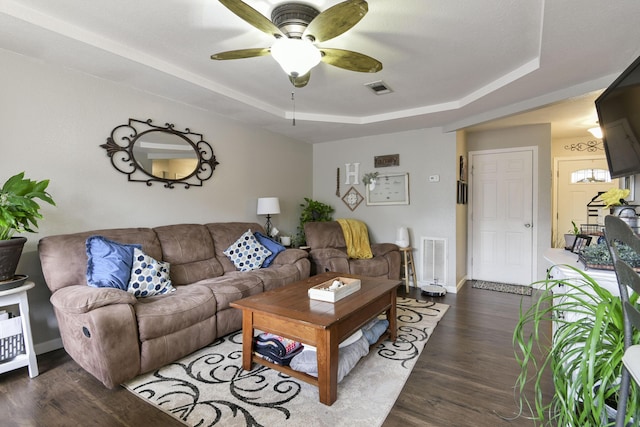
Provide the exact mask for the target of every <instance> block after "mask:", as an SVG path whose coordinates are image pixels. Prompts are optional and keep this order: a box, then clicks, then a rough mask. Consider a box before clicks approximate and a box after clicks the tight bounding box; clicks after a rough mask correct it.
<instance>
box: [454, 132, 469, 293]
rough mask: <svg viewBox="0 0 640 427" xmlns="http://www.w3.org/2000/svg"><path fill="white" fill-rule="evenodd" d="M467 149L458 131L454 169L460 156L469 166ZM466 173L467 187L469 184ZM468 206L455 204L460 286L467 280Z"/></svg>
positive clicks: (463, 133)
mask: <svg viewBox="0 0 640 427" xmlns="http://www.w3.org/2000/svg"><path fill="white" fill-rule="evenodd" d="M468 151H469V150H468V148H467V134H466V132H464V131H460V132H458V133H457V134H456V156H455V159H454V167H455V168H458V169H459V159H460V156H464V157H465V158H466V161H467V165H468V164H469V156H468ZM468 173H469V172H468V171H467V185H468V183H469V179H468ZM468 207H469V205H468V204H456V283H457V284H458V286H460V285H461V284H462V283H464V281H465V280H466V279H467V256H468V255H467V254H468V248H467V242H468V238H467V232H468V213H469V208H468Z"/></svg>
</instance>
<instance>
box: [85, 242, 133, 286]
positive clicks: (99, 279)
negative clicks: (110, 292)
mask: <svg viewBox="0 0 640 427" xmlns="http://www.w3.org/2000/svg"><path fill="white" fill-rule="evenodd" d="M85 245H86V250H87V284H88V285H89V286H91V287H93V288H118V289H122V290H123V291H126V290H127V285H128V284H129V278H130V276H131V265H132V262H133V250H134V249H140V248H141V246H140V245H126V244H122V243H118V242H114V241H113V240H109V239H107V238H105V237H103V236H91V237H89V238H88V239H87V240H86V244H85Z"/></svg>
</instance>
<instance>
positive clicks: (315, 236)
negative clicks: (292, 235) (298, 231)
mask: <svg viewBox="0 0 640 427" xmlns="http://www.w3.org/2000/svg"><path fill="white" fill-rule="evenodd" d="M304 234H305V237H306V240H307V245H309V246H311V249H322V248H339V249H343V250H345V252H346V249H347V243H346V242H345V240H344V233H343V232H342V227H340V224H338V221H320V222H307V223H306V224H305V225H304Z"/></svg>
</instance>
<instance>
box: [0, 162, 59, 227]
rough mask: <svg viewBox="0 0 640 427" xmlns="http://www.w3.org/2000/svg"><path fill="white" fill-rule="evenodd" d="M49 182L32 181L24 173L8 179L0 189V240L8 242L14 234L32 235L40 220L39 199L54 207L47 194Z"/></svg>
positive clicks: (46, 180)
mask: <svg viewBox="0 0 640 427" xmlns="http://www.w3.org/2000/svg"><path fill="white" fill-rule="evenodd" d="M48 185H49V180H48V179H45V180H42V181H33V180H31V179H28V178H25V177H24V172H20V173H19V174H17V175H14V176H12V177H11V178H9V179H8V180H7V181H6V182H5V183H4V185H3V186H2V189H0V240H9V239H11V238H12V237H13V235H14V234H15V233H24V232H30V233H34V232H35V228H37V227H38V219H41V218H42V214H41V213H40V205H39V204H38V203H37V202H36V200H35V199H40V200H42V201H44V202H47V203H49V204H51V205H54V206H55V202H54V201H53V199H52V198H51V196H50V195H49V193H47V191H46V190H47V186H48Z"/></svg>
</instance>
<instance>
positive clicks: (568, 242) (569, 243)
mask: <svg viewBox="0 0 640 427" xmlns="http://www.w3.org/2000/svg"><path fill="white" fill-rule="evenodd" d="M571 225H572V226H573V229H572V230H569V231H570V232H569V233H565V235H564V247H565V248H568V249H571V248H572V247H573V243H574V242H575V241H576V236H577V235H578V234H580V230H579V229H578V226H577V225H576V222H575V221H571Z"/></svg>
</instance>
